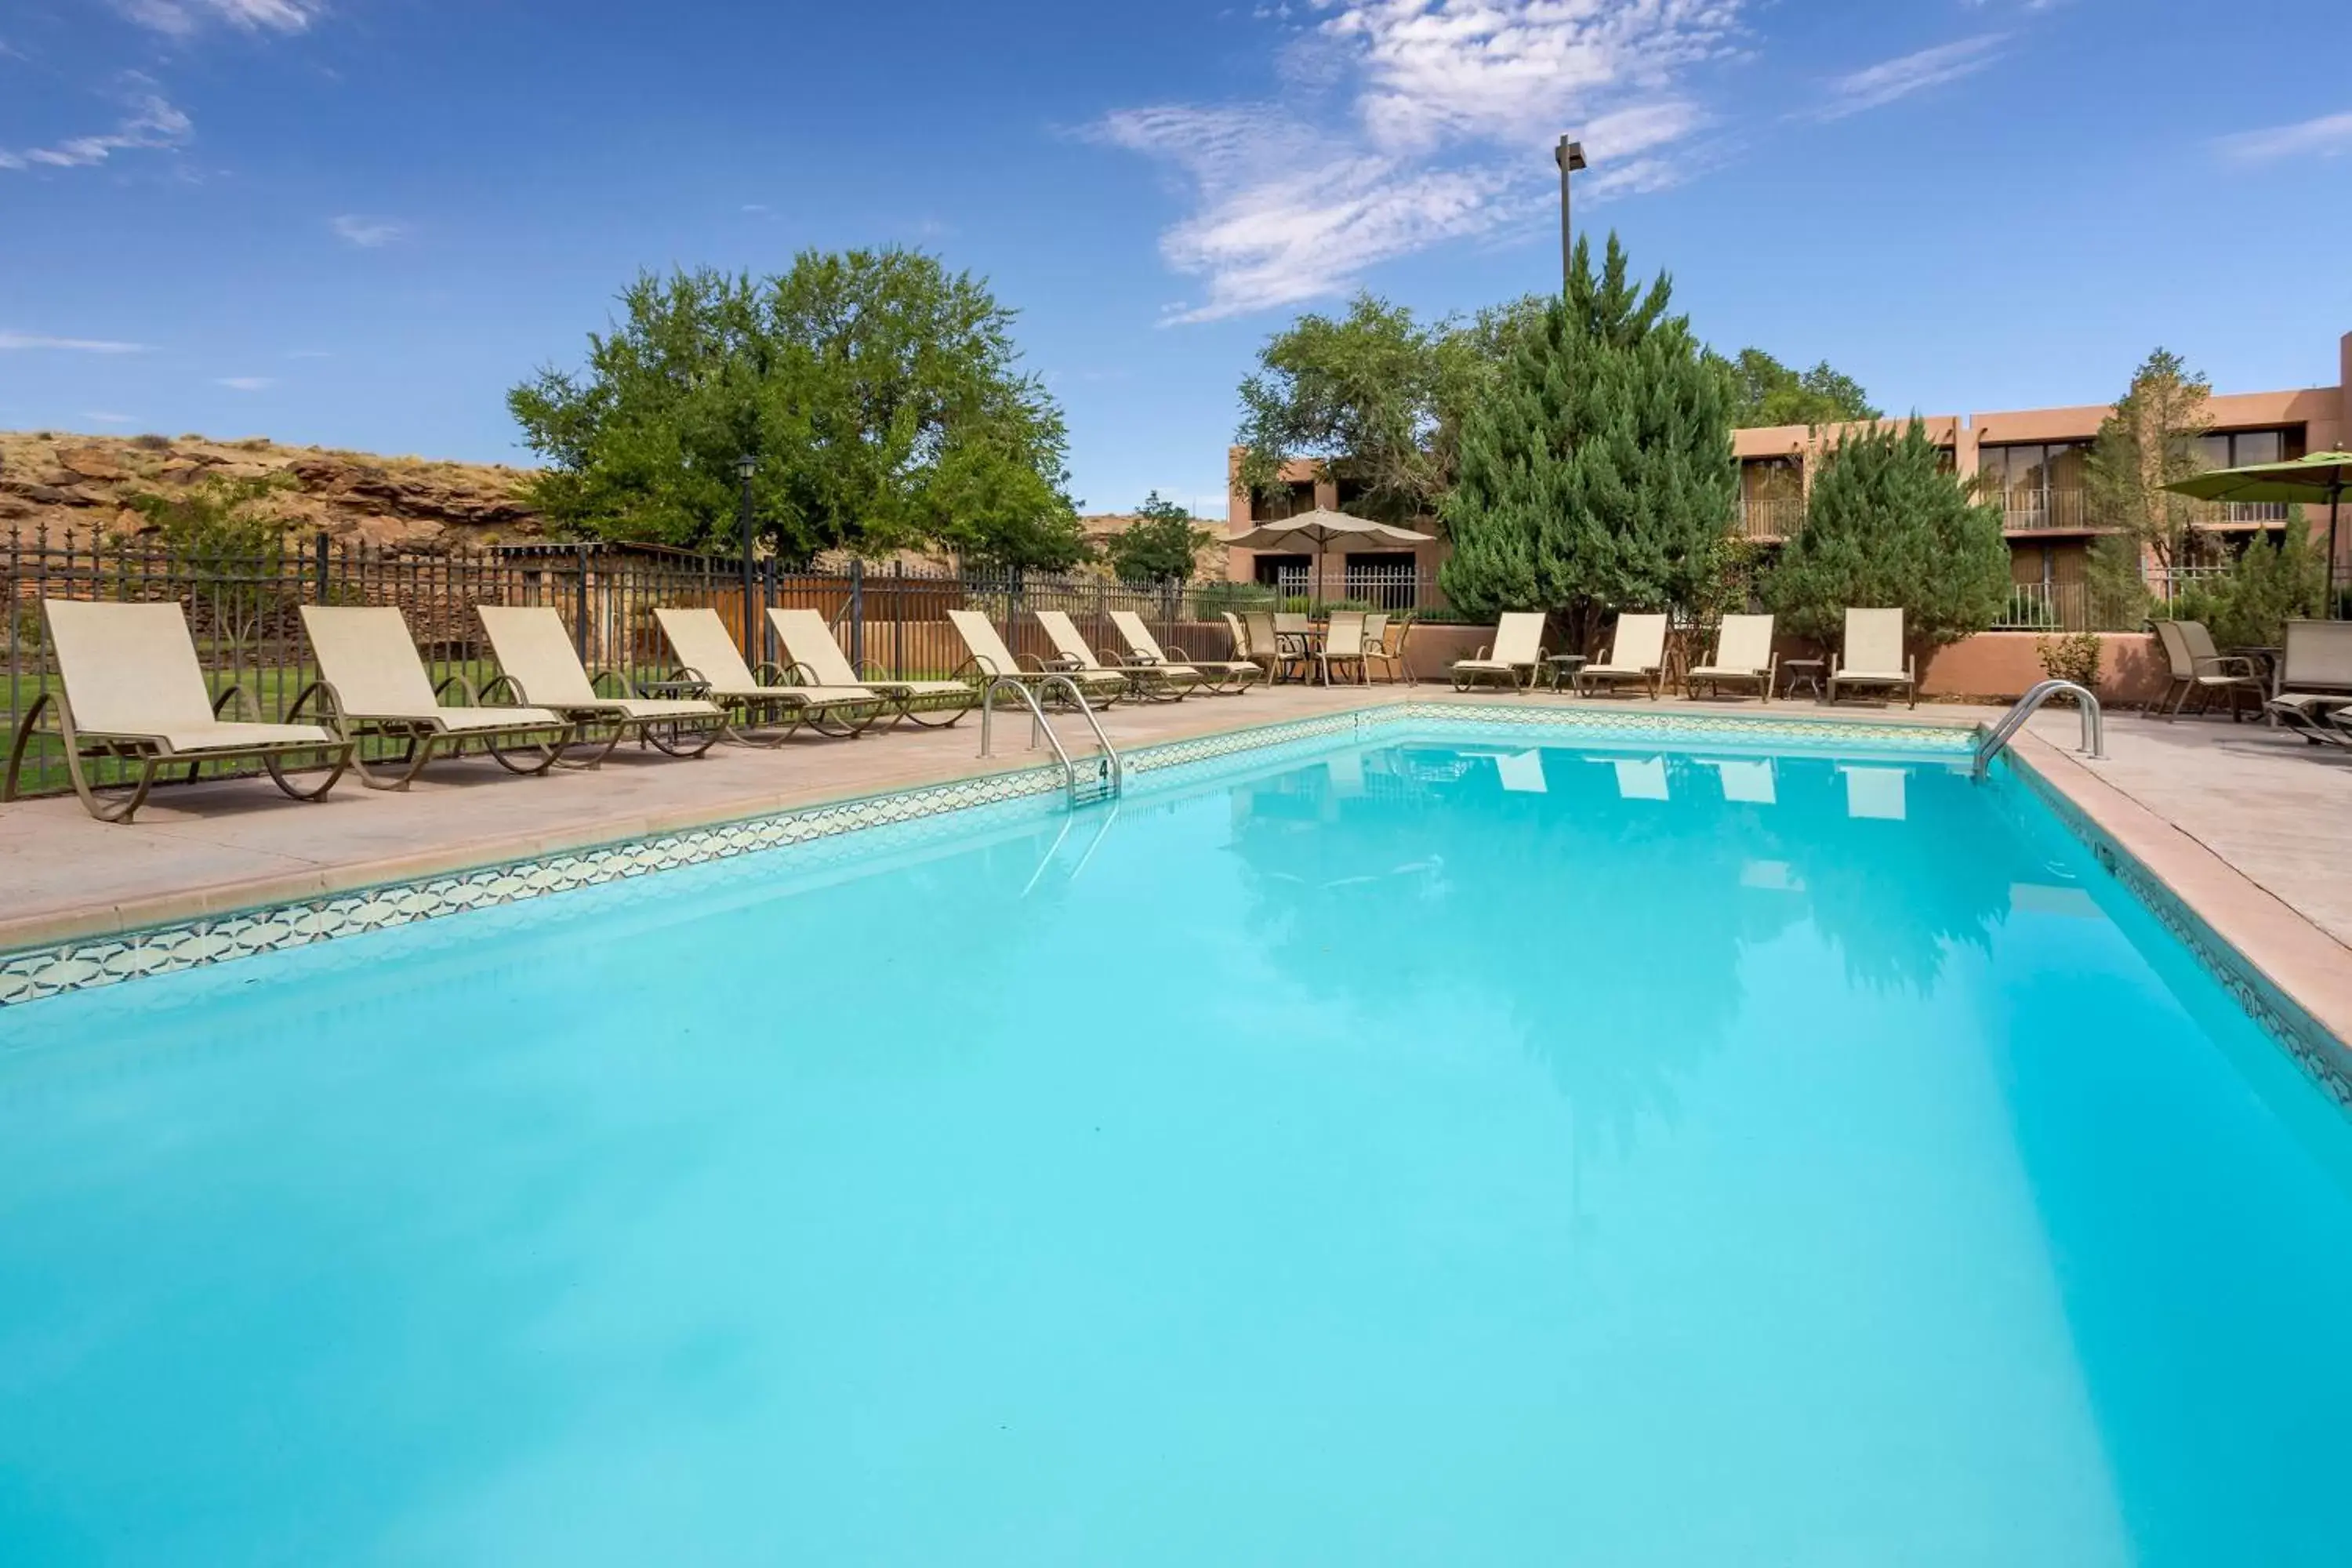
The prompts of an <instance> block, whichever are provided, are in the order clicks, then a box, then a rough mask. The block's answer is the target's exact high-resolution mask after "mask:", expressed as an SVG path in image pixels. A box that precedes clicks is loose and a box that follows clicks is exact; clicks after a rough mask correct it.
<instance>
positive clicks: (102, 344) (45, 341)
mask: <svg viewBox="0 0 2352 1568" xmlns="http://www.w3.org/2000/svg"><path fill="white" fill-rule="evenodd" d="M31 349H51V350H55V351H57V352H58V353H77V354H143V353H152V345H150V344H147V343H125V342H115V341H114V340H112V339H110V338H53V337H49V336H47V335H46V334H44V333H40V332H5V331H0V353H22V352H24V351H26V350H31Z"/></svg>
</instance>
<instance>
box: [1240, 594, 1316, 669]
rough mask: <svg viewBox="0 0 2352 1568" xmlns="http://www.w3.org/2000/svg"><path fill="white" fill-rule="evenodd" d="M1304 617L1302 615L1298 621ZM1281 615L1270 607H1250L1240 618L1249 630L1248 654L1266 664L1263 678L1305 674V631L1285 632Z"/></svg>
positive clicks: (1304, 617)
mask: <svg viewBox="0 0 2352 1568" xmlns="http://www.w3.org/2000/svg"><path fill="white" fill-rule="evenodd" d="M1306 618H1307V617H1306V616H1299V617H1298V619H1299V620H1301V621H1304V620H1305V619H1306ZM1281 619H1282V617H1280V616H1276V615H1275V613H1274V612H1273V611H1271V610H1252V611H1250V612H1249V613H1248V614H1247V615H1245V616H1243V617H1242V624H1243V625H1244V626H1246V627H1247V628H1248V629H1249V657H1250V658H1252V659H1255V660H1256V661H1257V662H1259V663H1261V664H1263V665H1265V667H1266V672H1267V673H1266V679H1268V680H1274V681H1279V680H1282V679H1285V677H1286V675H1300V676H1303V675H1305V674H1306V673H1307V636H1306V634H1305V633H1303V632H1300V633H1286V632H1284V631H1283V629H1282V626H1281Z"/></svg>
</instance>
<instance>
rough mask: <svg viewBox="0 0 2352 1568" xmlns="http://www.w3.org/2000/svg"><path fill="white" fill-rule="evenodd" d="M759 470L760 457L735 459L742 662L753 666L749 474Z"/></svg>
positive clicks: (755, 638)
mask: <svg viewBox="0 0 2352 1568" xmlns="http://www.w3.org/2000/svg"><path fill="white" fill-rule="evenodd" d="M759 471H760V459H759V458H755V457H753V456H752V455H751V453H749V452H746V453H744V454H743V455H742V456H741V457H740V458H736V459H735V476H736V478H737V479H740V480H741V481H742V486H743V488H742V493H741V497H740V500H739V501H738V503H737V506H738V511H739V514H740V521H741V522H742V525H743V662H744V663H745V664H749V665H754V666H756V665H757V664H758V663H759V662H760V659H759V654H758V648H759V646H760V634H759V631H758V629H757V628H756V627H755V626H753V625H752V623H751V617H752V613H753V612H752V605H751V476H752V475H753V474H756V473H758V472H759Z"/></svg>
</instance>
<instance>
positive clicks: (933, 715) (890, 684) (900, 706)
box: [768, 610, 980, 730]
mask: <svg viewBox="0 0 2352 1568" xmlns="http://www.w3.org/2000/svg"><path fill="white" fill-rule="evenodd" d="M768 624H769V625H770V626H773V627H774V628H775V631H776V640H777V641H778V642H780V643H782V644H783V645H784V654H785V657H786V658H790V659H791V660H792V661H793V669H795V670H798V671H800V672H802V673H803V674H805V675H806V676H807V677H808V680H809V684H810V685H811V686H815V687H824V688H841V687H850V686H856V687H862V688H864V689H866V690H869V691H871V692H873V693H874V694H875V695H876V696H877V697H879V698H881V699H882V700H884V701H886V702H887V703H889V704H890V706H891V714H890V722H891V723H893V724H896V723H898V721H900V720H902V719H903V720H908V721H912V722H914V723H917V724H920V725H922V726H923V727H924V728H925V729H930V730H948V729H952V728H954V727H955V726H956V725H957V724H958V723H960V722H961V721H962V719H963V716H964V715H965V714H967V713H969V712H971V710H972V705H973V704H974V703H976V702H978V701H979V700H980V688H979V687H978V686H976V685H974V684H973V683H972V682H971V681H969V680H893V679H888V678H887V677H884V676H880V675H873V674H868V675H860V674H858V673H857V671H856V670H855V669H853V668H850V664H849V656H848V655H847V654H845V653H844V652H842V650H841V644H840V643H838V642H836V641H835V640H834V636H833V629H832V628H831V627H830V626H826V625H825V624H824V616H821V615H819V614H818V613H817V612H816V611H814V610H770V611H769V612H768ZM918 702H919V703H922V704H924V706H923V707H921V708H917V707H916V706H915V704H916V703H918ZM941 714H945V715H946V717H945V718H944V719H943V718H941V717H940V715H941Z"/></svg>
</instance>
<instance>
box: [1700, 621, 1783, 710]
mask: <svg viewBox="0 0 2352 1568" xmlns="http://www.w3.org/2000/svg"><path fill="white" fill-rule="evenodd" d="M1779 674H1780V655H1778V654H1776V653H1774V652H1773V651H1772V617H1771V616H1724V617H1723V625H1722V626H1719V627H1717V629H1716V634H1715V658H1713V659H1711V660H1710V661H1708V662H1707V663H1706V664H1702V665H1700V666H1699V667H1698V668H1696V669H1694V670H1692V671H1691V672H1690V673H1689V674H1687V675H1685V676H1684V677H1683V686H1684V688H1685V689H1686V690H1687V691H1689V693H1690V694H1691V695H1692V696H1693V697H1696V696H1697V695H1698V689H1699V687H1700V686H1701V685H1702V684H1704V685H1705V686H1706V688H1707V689H1709V690H1710V691H1712V692H1714V693H1715V694H1716V695H1717V696H1718V697H1719V696H1721V695H1722V694H1723V688H1724V685H1725V683H1726V682H1729V683H1732V684H1735V685H1743V684H1750V683H1752V684H1753V685H1754V686H1755V688H1756V695H1757V696H1759V697H1760V698H1762V699H1763V700H1765V701H1767V702H1769V701H1771V700H1772V682H1773V680H1774V679H1776V678H1777V677H1778V676H1779Z"/></svg>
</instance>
